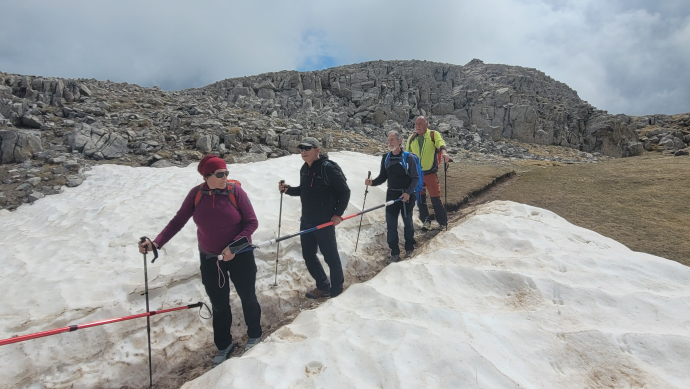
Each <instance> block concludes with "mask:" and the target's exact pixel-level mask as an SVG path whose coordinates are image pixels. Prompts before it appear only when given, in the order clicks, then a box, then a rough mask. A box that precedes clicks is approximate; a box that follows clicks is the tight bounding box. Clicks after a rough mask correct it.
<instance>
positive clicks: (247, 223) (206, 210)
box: [139, 155, 262, 367]
mask: <svg viewBox="0 0 690 389" xmlns="http://www.w3.org/2000/svg"><path fill="white" fill-rule="evenodd" d="M197 170H198V171H199V173H200V174H201V176H202V177H203V178H204V183H203V184H201V186H195V187H194V188H192V190H190V191H189V194H187V197H186V198H185V199H184V201H183V202H182V206H181V207H180V209H179V211H177V214H176V215H175V217H173V218H172V220H170V222H169V223H168V225H167V226H166V227H165V228H164V229H163V231H162V232H161V233H160V234H159V235H158V237H156V239H154V240H153V244H154V245H156V247H157V248H159V249H160V248H163V246H164V245H165V244H166V243H167V242H168V241H169V240H170V239H172V237H173V236H175V234H177V233H178V232H179V231H180V230H181V229H182V227H184V225H185V224H186V223H187V221H188V220H189V219H190V218H193V219H194V223H196V226H197V239H198V243H199V252H200V256H201V265H200V269H201V282H202V283H203V284H204V288H205V289H206V294H207V295H208V297H209V299H210V300H211V305H212V308H213V340H214V342H215V344H216V347H217V348H218V353H217V355H216V356H215V358H213V367H216V366H217V365H219V364H221V363H222V362H223V361H225V360H226V359H227V358H229V356H230V354H231V353H232V351H233V350H234V348H235V343H233V340H232V334H231V333H230V327H231V325H232V313H231V312H230V285H229V282H228V276H229V281H232V283H233V285H235V289H236V290H237V295H238V296H239V297H240V301H241V302H242V312H243V313H244V321H245V323H246V324H247V335H248V337H249V340H248V341H247V344H246V346H245V351H247V350H249V349H250V348H252V347H253V346H255V345H256V344H258V343H259V342H260V341H261V334H262V331H261V306H260V305H259V301H258V300H257V298H256V290H255V286H256V263H255V262H254V253H253V251H251V250H249V251H246V252H243V253H239V254H236V255H235V254H232V253H231V252H230V249H229V248H228V245H229V244H230V243H232V242H234V241H235V240H237V239H239V238H241V237H246V238H247V239H249V240H251V236H252V233H254V231H256V229H257V228H258V227H259V222H258V220H257V219H256V215H255V214H254V208H253V207H252V203H251V202H250V201H249V198H248V197H247V193H246V192H245V191H244V190H242V187H241V186H240V185H239V183H238V182H237V181H232V180H231V181H228V180H227V179H226V177H227V176H228V169H227V166H226V164H225V161H223V160H222V159H221V158H219V157H216V156H215V155H207V156H205V157H204V158H203V159H202V160H201V162H199V166H198V167H197ZM151 250H152V247H151V242H150V241H146V242H145V243H144V244H142V243H140V244H139V251H140V252H141V253H145V252H146V251H151ZM219 255H222V260H220V259H218V256H219Z"/></svg>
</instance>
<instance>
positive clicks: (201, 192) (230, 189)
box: [194, 180, 242, 211]
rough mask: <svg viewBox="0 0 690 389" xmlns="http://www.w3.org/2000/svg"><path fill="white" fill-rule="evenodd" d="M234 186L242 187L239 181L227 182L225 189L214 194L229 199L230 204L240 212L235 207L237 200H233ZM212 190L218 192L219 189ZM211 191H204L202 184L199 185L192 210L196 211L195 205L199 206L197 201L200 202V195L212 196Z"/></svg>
mask: <svg viewBox="0 0 690 389" xmlns="http://www.w3.org/2000/svg"><path fill="white" fill-rule="evenodd" d="M235 185H239V186H242V184H240V182H239V181H237V180H228V185H227V186H226V187H225V189H224V190H222V191H219V192H216V193H215V194H219V195H223V196H226V195H227V196H228V197H230V203H232V205H233V206H234V207H235V209H237V210H238V211H239V210H240V209H239V208H238V207H237V198H235ZM213 190H219V189H213ZM213 190H206V189H204V184H201V185H199V190H197V192H196V197H194V209H196V205H197V204H199V201H201V195H205V194H206V195H208V194H214V193H213Z"/></svg>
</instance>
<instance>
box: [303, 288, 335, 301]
mask: <svg viewBox="0 0 690 389" xmlns="http://www.w3.org/2000/svg"><path fill="white" fill-rule="evenodd" d="M306 296H307V298H310V299H320V298H323V297H331V292H330V291H328V290H321V289H319V288H314V289H312V290H310V291H309V292H307V295H306Z"/></svg>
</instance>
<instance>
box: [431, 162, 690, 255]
mask: <svg viewBox="0 0 690 389" xmlns="http://www.w3.org/2000/svg"><path fill="white" fill-rule="evenodd" d="M455 165H456V166H454V168H455V169H454V170H455V171H466V172H467V173H471V172H473V170H472V169H475V170H477V173H476V174H477V176H478V177H477V178H476V179H472V180H471V182H468V183H466V184H463V182H462V178H461V177H462V175H461V173H460V172H458V173H457V174H458V176H457V178H458V179H459V180H458V181H457V182H455V183H453V184H450V183H449V187H448V188H449V190H448V200H449V203H451V204H452V203H453V202H457V201H459V200H460V199H461V197H462V196H464V195H466V193H467V192H468V190H467V189H466V188H469V187H471V186H472V185H475V183H479V182H481V181H482V180H486V176H487V175H489V176H490V174H491V171H492V170H493V171H495V173H493V174H494V175H495V176H498V175H499V173H500V172H502V171H504V170H505V168H504V167H491V166H481V167H476V168H475V167H468V166H464V165H463V164H455ZM513 168H514V169H515V170H516V171H517V172H518V178H517V179H516V180H514V181H513V182H512V183H511V184H510V185H506V186H504V187H502V188H500V190H498V191H496V193H491V194H490V195H489V196H488V198H487V200H510V201H516V202H520V203H524V204H529V205H533V206H536V207H540V208H545V209H548V210H550V211H552V212H555V213H556V214H558V215H560V216H562V217H563V218H565V219H566V220H568V221H569V222H571V223H573V224H575V225H578V226H581V227H584V228H587V229H590V230H593V231H596V232H598V233H600V234H602V235H605V236H607V237H609V238H612V239H615V240H617V241H618V242H621V243H623V244H624V245H626V246H628V247H629V248H630V249H632V250H635V251H642V252H646V253H650V254H653V255H658V256H661V257H664V258H668V259H672V260H674V261H678V262H680V263H682V264H684V265H690V238H689V237H690V158H688V157H672V156H662V155H659V154H651V153H650V154H645V155H644V156H641V157H634V158H624V159H614V160H609V161H605V162H600V163H596V164H582V165H564V166H558V165H556V166H538V164H535V165H528V166H524V164H523V165H514V166H513ZM455 171H453V174H454V177H455ZM441 174H443V173H441ZM462 174H463V175H466V174H465V173H462ZM449 181H450V176H449ZM453 185H455V187H454V186H453Z"/></svg>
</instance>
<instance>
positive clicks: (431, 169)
mask: <svg viewBox="0 0 690 389" xmlns="http://www.w3.org/2000/svg"><path fill="white" fill-rule="evenodd" d="M432 131H433V130H430V129H427V130H426V132H425V133H424V146H423V150H419V141H418V140H417V136H418V135H417V133H416V132H415V133H414V134H412V135H410V137H409V138H408V139H407V146H406V147H405V149H406V150H407V151H409V152H411V153H412V154H416V155H417V156H418V157H419V161H420V162H421V164H422V170H423V171H424V174H427V173H436V172H437V171H438V159H437V157H436V154H437V153H440V152H441V151H440V149H441V147H444V148H445V146H446V142H445V141H444V140H443V138H441V133H439V132H438V131H433V132H434V140H433V141H432V140H431V132H432Z"/></svg>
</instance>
